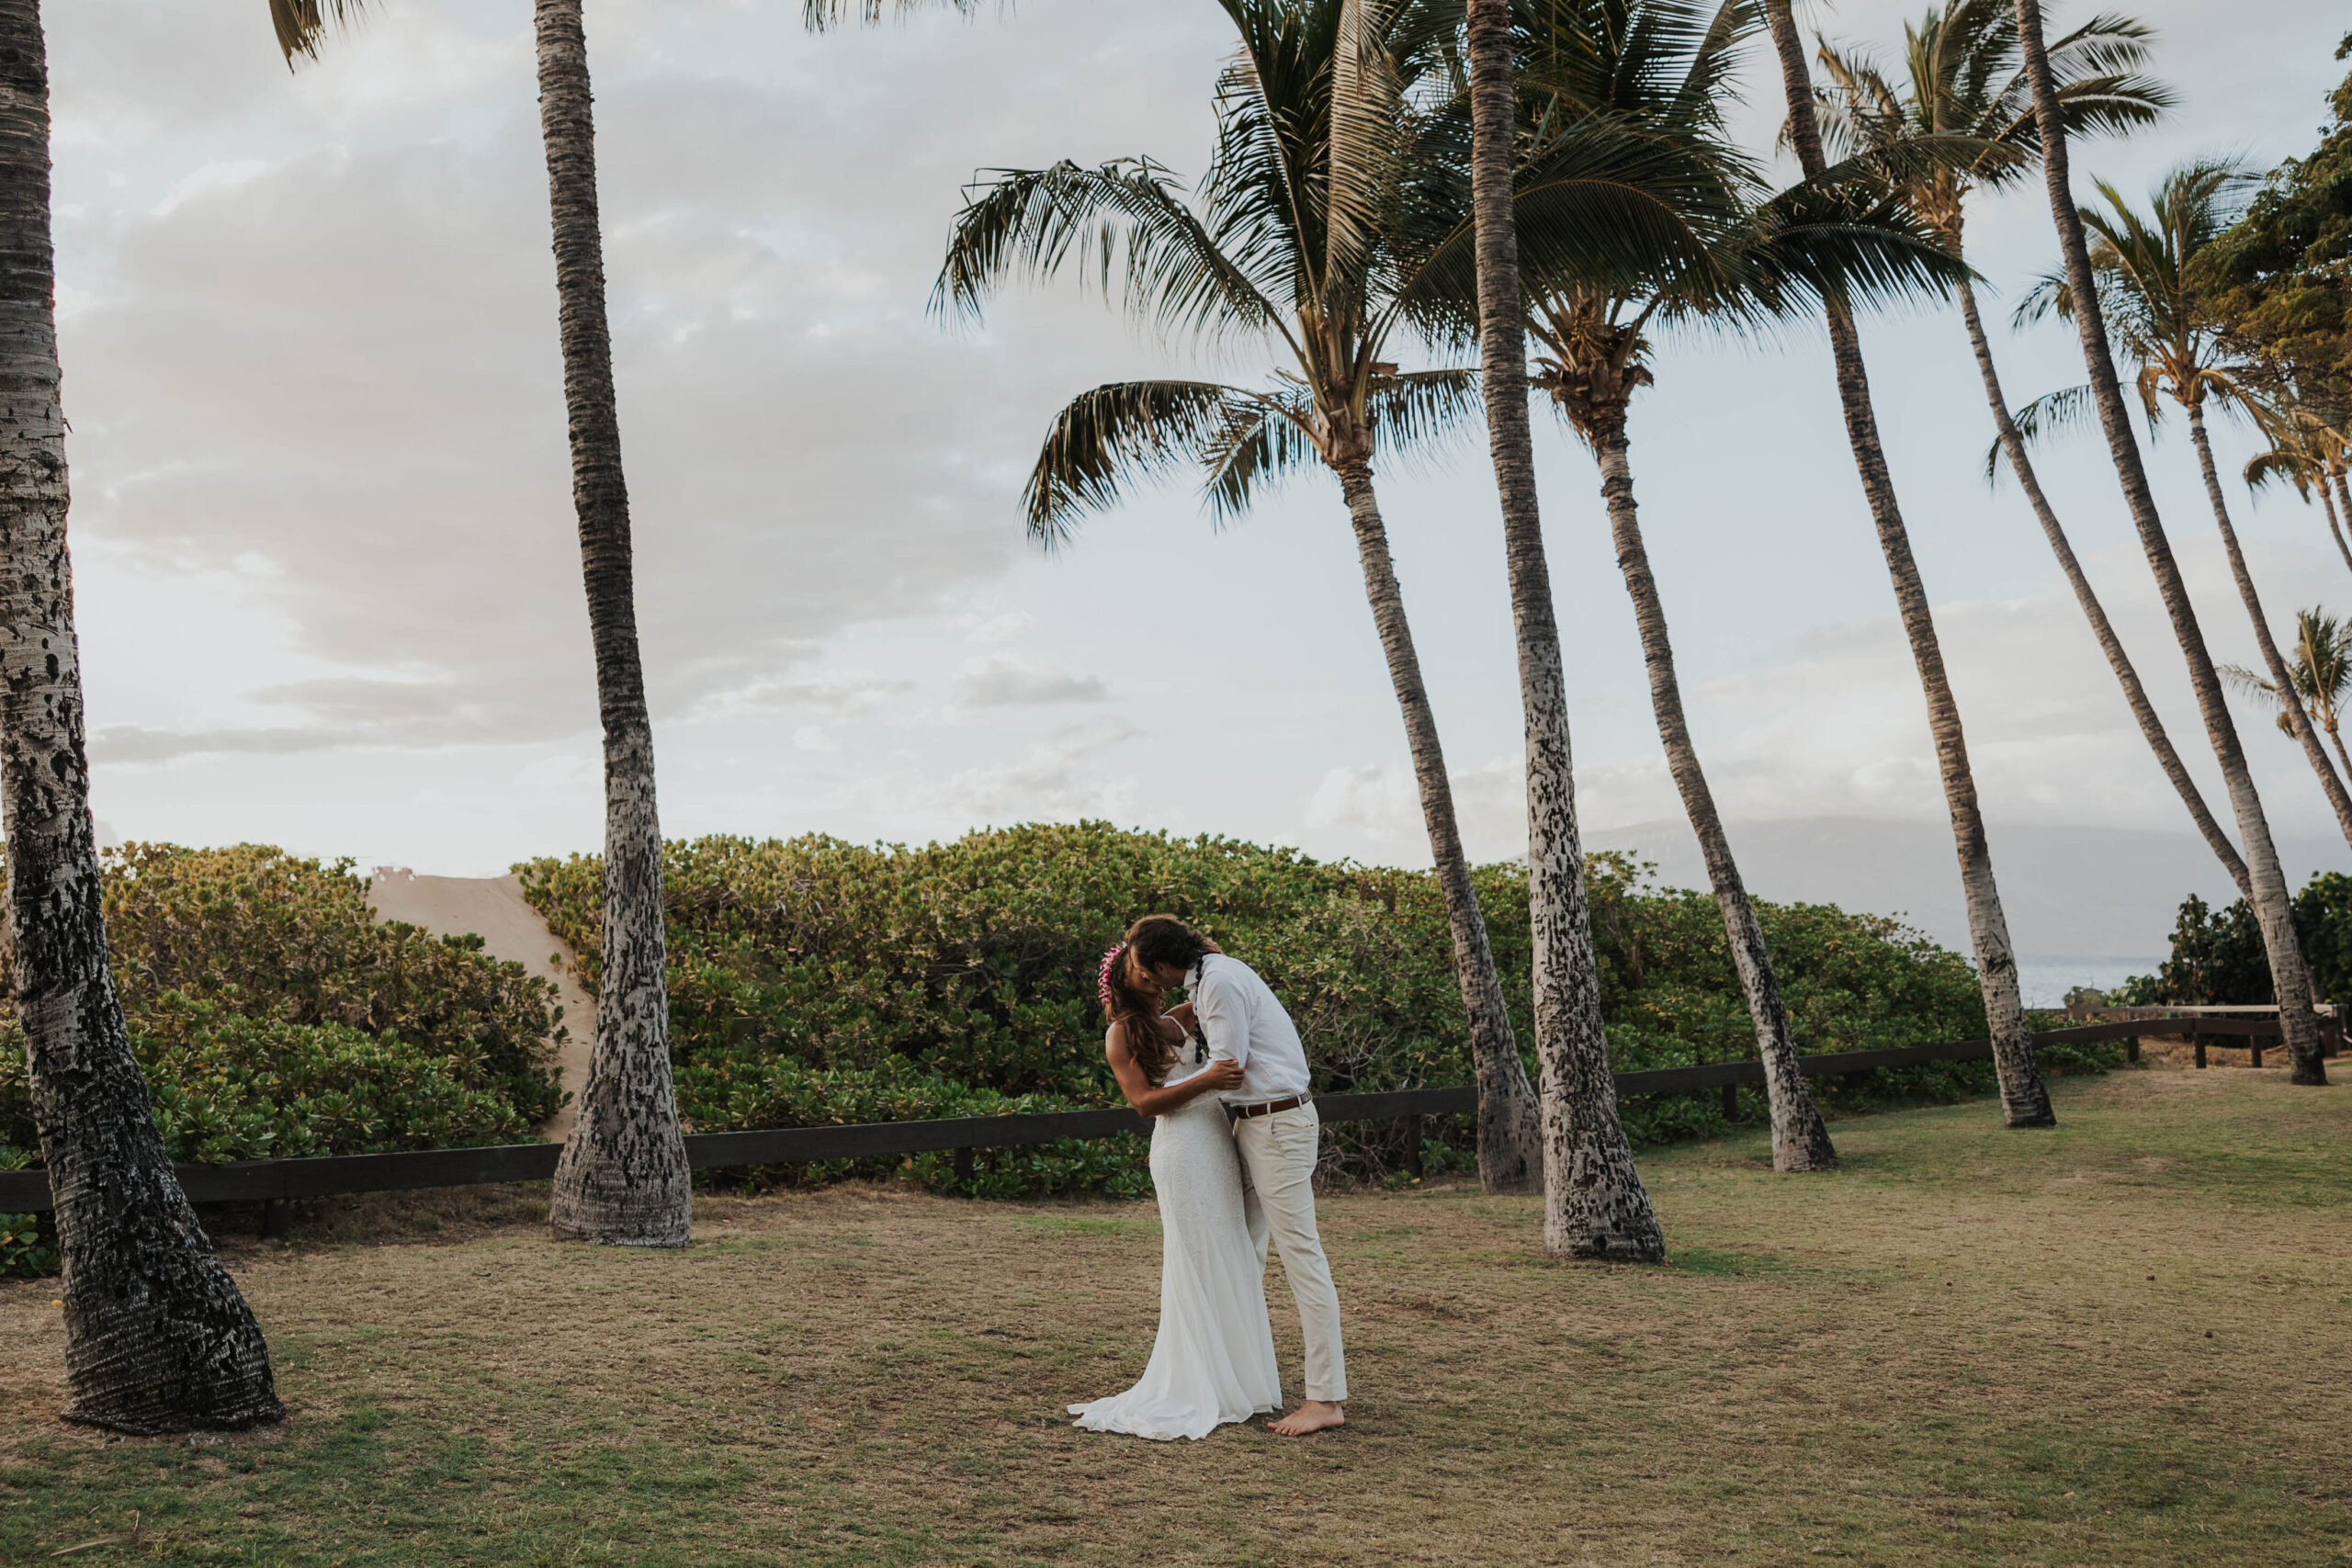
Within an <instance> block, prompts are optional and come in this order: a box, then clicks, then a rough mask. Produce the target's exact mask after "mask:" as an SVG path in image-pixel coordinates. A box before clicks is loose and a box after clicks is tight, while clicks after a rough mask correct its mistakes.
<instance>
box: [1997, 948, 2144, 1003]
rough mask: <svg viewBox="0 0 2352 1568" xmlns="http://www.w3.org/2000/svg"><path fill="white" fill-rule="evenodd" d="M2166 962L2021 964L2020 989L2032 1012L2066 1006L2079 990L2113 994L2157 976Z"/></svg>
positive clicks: (2031, 960)
mask: <svg viewBox="0 0 2352 1568" xmlns="http://www.w3.org/2000/svg"><path fill="white" fill-rule="evenodd" d="M2164 961H2165V955H2164V954H2162V953H2158V954H2157V955H2156V956H2155V957H2154V958H2029V959H2023V960H2020V961H2019V962H2018V990H2019V991H2021V992H2023V993H2024V995H2025V1005H2026V1006H2028V1007H2030V1008H2054V1007H2064V1006H2065V1005H2066V993H2067V992H2068V991H2071V990H2073V989H2074V988H2075V987H2077V986H2088V987H2091V988H2092V989H2093V990H2096V991H2107V990H2112V989H2114V988H2115V987H2117V986H2120V985H2121V984H2122V983H2123V982H2124V981H2125V980H2127V979H2129V978H2131V976H2134V975H2153V974H2154V973H2155V972H2156V965H2157V964H2162V963H2163V962H2164Z"/></svg>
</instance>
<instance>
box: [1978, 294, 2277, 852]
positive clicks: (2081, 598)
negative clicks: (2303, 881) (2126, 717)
mask: <svg viewBox="0 0 2352 1568" xmlns="http://www.w3.org/2000/svg"><path fill="white" fill-rule="evenodd" d="M1960 313H1961V317H1962V320H1964V321H1966V322H1967V323H1968V342H1969V344H1970V346H1972V347H1973V348H1974V349H1975V351H1976V369H1977V373H1978V374H1979V375H1981V376H1982V377H1983V378H1985V399H1986V400H1987V401H1989V402H1990V403H1991V404H1992V405H1993V424H1994V427H1995V428H1996V430H1998V431H1999V432H2000V437H2001V450H2002V452H2003V453H2004V454H2005V455H2006V456H2007V457H2008V460H2009V468H2010V470H2011V471H2012V472H2014V473H2015V474H2016V475H2017V477H2018V485H2019V486H2020V487H2021V488H2022V489H2023V490H2024V491H2025V496H2026V500H2027V501H2029V502H2031V503H2032V506H2033V514H2034V516H2036V517H2037V518H2039V519H2041V532H2042V534H2043V536H2045V537H2047V538H2048V539H2049V541H2050V550H2051V553H2052V555H2055V556H2056V557H2057V558H2058V570H2061V571H2063V572H2064V573H2065V574H2066V581H2067V582H2068V584H2069V585H2071V586H2072V587H2073V588H2074V590H2075V603H2076V604H2080V605H2081V606H2082V607H2083V617H2084V618H2085V619H2086V620H2087V621H2089V622H2090V624H2091V635H2092V636H2093V637H2097V638H2098V647H2099V651H2100V652H2102V653H2104V654H2106V655H2107V662H2108V667H2109V669H2111V670H2113V671H2115V679H2116V681H2117V682H2119V683H2120V684H2121V686H2122V687H2123V700H2124V701H2125V702H2126V703H2127V704H2129V705H2131V716H2132V717H2133V718H2135V719H2137V720H2139V723H2140V733H2141V735H2142V736H2143V738H2145V739H2146V740H2147V742H2148V750H2151V751H2154V753H2155V754H2156V765H2157V766H2158V767H2160V768H2162V769H2164V771H2165V778H2167V779H2169V780H2171V781H2172V787H2173V789H2174V790H2175V791H2176V792H2177V793H2178V795H2180V803H2181V804H2182V805H2183V806H2186V807H2188V815H2189V817H2190V818H2191V819H2192V820H2194V821H2195V822H2196V824H2197V830H2198V831H2199V832H2200V833H2202V834H2204V835H2205V842H2206V843H2207V844H2209V845H2210V846H2211V848H2212V851H2213V853H2214V855H2215V856H2216V857H2217V858H2218V859H2219V860H2220V861H2221V863H2222V866H2223V867H2224V868H2226V869H2227V870H2228V872H2229V874H2230V880H2231V881H2232V882H2234V883H2236V884H2237V886H2238V893H2239V895H2240V896H2241V897H2243V896H2245V894H2246V893H2247V892H2248V891H2249V890H2250V889H2251V887H2252V886H2253V884H2251V883H2250V882H2248V881H2247V880H2246V873H2245V859H2244V858H2243V857H2242V856H2240V855H2239V853H2238V849H2237V846H2236V845H2235V844H2233V843H2232V842H2230V836H2229V835H2228V834H2227V833H2225V832H2223V831H2222V825H2221V824H2220V823H2219V822H2216V821H2215V820H2213V813H2212V811H2211V809H2210V808H2208V807H2207V806H2206V804H2205V796H2204V794H2203V792H2202V791H2200V790H2199V789H2198V787H2197V781H2196V780H2194V779H2192V778H2190V777H2189V776H2188V767H2187V766H2186V765H2185V764H2184V763H2183V762H2182V761H2181V760H2180V753H2179V752H2178V751H2177V750H2174V749H2173V744H2172V737H2170V736H2168V735H2166V734H2165V727H2164V721H2163V720H2162V719H2160V718H2158V717H2157V716H2156V710H2155V705H2154V704H2152V703H2150V702H2149V701H2148V694H2147V690H2146V688H2144V687H2143V686H2142V685H2141V684H2140V672H2139V671H2137V670H2134V669H2133V668H2132V667H2131V658H2130V656H2129V655H2127V654H2126V653H2125V652H2124V651H2123V640H2122V638H2120V637H2117V636H2116V635H2115V627H2114V626H2113V625H2112V624H2111V623H2109V620H2108V618H2107V610H2106V607H2105V606H2103V605H2102V604H2099V602H2098V594H2097V593H2094V592H2092V591H2091V580H2090V579H2089V578H2088V577H2086V576H2085V575H2084V573H2083V564H2082V562H2080V561H2079V560H2076V559H2075V547H2074V546H2073V545H2072V544H2070V543H2069V542H2068V541H2067V538H2066V530H2065V528H2064V526H2062V525H2060V523H2059V521H2058V513H2057V511H2056V509H2055V508H2053V507H2052V505H2051V504H2050V498H2049V497H2048V496H2046V495H2044V494H2043V493H2042V491H2041V479H2040V477H2039V476H2038V475H2036V474H2035V473H2034V471H2033V459H2032V458H2031V457H2029V456H2028V455H2027V453H2026V446H2025V437H2024V436H2023V435H2022V434H2019V433H2018V426H2017V422H2016V421H2015V420H2013V419H2011V418H2010V417H2009V404H2008V400H2007V397H2006V396H2005V395H2004V394H2003V392H2002V390H2001V373H2000V371H1999V369H1998V368H1997V367H1996V366H1995V365H1994V363H1993V345H1992V344H1991V342H1990V341H1989V340H1988V339H1987V338H1986V337H1985V322H1984V319H1983V318H1982V317H1981V316H1979V315H1978V314H1977V311H1976V290H1975V289H1974V288H1973V287H1971V286H1970V284H1969V282H1968V280H1967V279H1966V278H1962V279H1961V283H1960Z"/></svg>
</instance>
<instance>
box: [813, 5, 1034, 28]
mask: <svg viewBox="0 0 2352 1568" xmlns="http://www.w3.org/2000/svg"><path fill="white" fill-rule="evenodd" d="M980 6H981V0H801V3H800V20H801V22H802V24H803V25H804V26H806V27H807V28H808V29H809V31H810V32H812V33H821V32H823V31H825V30H826V29H827V28H839V27H846V26H848V25H849V24H850V23H852V22H864V23H865V25H866V26H868V27H872V26H873V25H874V24H875V23H876V22H879V21H880V20H881V19H882V14H883V13H884V12H885V11H889V12H891V13H893V14H895V15H897V16H898V17H901V18H904V17H910V16H912V15H913V14H914V13H915V12H917V11H955V12H957V13H959V14H960V15H963V16H967V17H968V16H970V15H972V14H973V13H974V12H976V11H978V9H979V8H980ZM1009 7H1010V0H999V8H1000V9H1007V8H1009Z"/></svg>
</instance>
